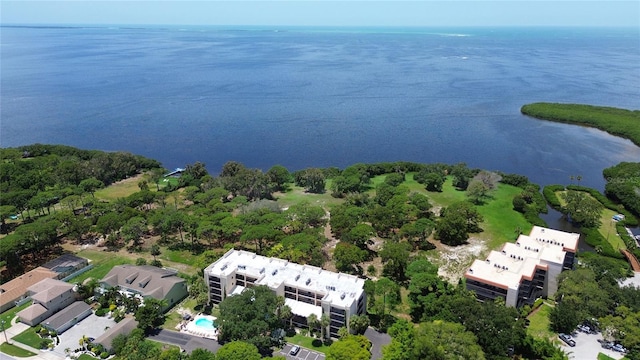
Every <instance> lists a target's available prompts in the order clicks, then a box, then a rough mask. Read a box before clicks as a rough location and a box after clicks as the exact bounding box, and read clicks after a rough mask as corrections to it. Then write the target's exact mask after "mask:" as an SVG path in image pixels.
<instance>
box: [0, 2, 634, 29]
mask: <svg viewBox="0 0 640 360" xmlns="http://www.w3.org/2000/svg"><path fill="white" fill-rule="evenodd" d="M0 23H1V24H2V25H8V24H70V25H73V24H84V25H113V24H130V25H134V24H138V25H266V26H592V27H602V26H613V27H635V28H638V29H640V1H638V0H634V1H606V0H605V1H595V0H586V1H585V0H581V1H579V0H564V1H536V0H498V1H484V0H466V1H464V0H447V1H443V0H440V1H435V0H414V1H374V0H352V1H314V0H298V1H269V0H254V1H243V0H235V1H213V0H200V1H188V0H186V1H169V0H139V1H121V0H110V1H86V0H68V1H55V0H41V1H36V0H2V1H0Z"/></svg>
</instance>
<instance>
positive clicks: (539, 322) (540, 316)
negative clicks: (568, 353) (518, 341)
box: [527, 304, 555, 339]
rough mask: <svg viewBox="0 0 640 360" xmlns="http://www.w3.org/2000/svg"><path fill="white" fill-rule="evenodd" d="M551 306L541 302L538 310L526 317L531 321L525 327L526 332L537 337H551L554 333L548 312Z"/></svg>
mask: <svg viewBox="0 0 640 360" xmlns="http://www.w3.org/2000/svg"><path fill="white" fill-rule="evenodd" d="M550 313H551V306H549V305H547V304H542V305H541V306H540V307H539V308H538V310H536V311H534V312H533V313H532V314H531V315H529V316H528V317H527V319H529V321H531V323H530V324H529V326H528V327H527V334H529V335H531V336H533V337H535V338H539V339H552V338H553V337H554V336H555V334H554V333H553V331H551V328H550V325H551V322H550V321H549V314H550Z"/></svg>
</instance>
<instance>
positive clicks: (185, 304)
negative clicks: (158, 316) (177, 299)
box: [162, 297, 199, 330]
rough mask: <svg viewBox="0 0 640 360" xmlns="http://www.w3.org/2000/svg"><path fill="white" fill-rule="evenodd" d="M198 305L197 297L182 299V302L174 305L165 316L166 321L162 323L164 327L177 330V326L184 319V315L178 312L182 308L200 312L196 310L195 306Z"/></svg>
mask: <svg viewBox="0 0 640 360" xmlns="http://www.w3.org/2000/svg"><path fill="white" fill-rule="evenodd" d="M196 305H197V302H196V299H192V298H190V297H187V298H186V299H184V300H182V302H181V303H179V304H177V305H176V306H174V307H173V308H172V309H171V310H169V312H168V313H167V314H166V315H165V317H164V318H165V321H164V324H163V325H162V328H164V329H168V330H175V329H176V326H178V324H180V322H181V321H182V315H180V314H179V313H178V310H179V309H181V308H182V309H186V310H189V311H191V312H192V313H197V312H199V310H196V308H195V307H196Z"/></svg>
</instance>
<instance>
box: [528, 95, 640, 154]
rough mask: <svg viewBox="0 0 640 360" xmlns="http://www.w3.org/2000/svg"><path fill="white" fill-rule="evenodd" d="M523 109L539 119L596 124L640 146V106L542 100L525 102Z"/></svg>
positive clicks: (601, 128)
mask: <svg viewBox="0 0 640 360" xmlns="http://www.w3.org/2000/svg"><path fill="white" fill-rule="evenodd" d="M520 112H522V114H524V115H527V116H531V117H534V118H536V119H541V120H549V121H555V122H561V123H567V124H575V125H583V126H589V127H593V128H596V129H600V130H603V131H606V132H608V133H609V134H611V135H615V136H619V137H622V138H625V139H628V140H631V141H632V142H633V143H634V144H635V145H637V146H640V110H627V109H620V108H615V107H607V106H593V105H584V104H561V103H547V102H539V103H532V104H527V105H524V106H522V108H521V109H520Z"/></svg>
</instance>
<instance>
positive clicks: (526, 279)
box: [464, 226, 580, 307]
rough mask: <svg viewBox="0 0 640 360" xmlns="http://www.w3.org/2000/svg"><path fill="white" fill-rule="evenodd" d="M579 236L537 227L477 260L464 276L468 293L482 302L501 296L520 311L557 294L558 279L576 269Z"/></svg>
mask: <svg viewBox="0 0 640 360" xmlns="http://www.w3.org/2000/svg"><path fill="white" fill-rule="evenodd" d="M579 238H580V234H575V233H567V232H564V231H559V230H553V229H547V228H543V227H539V226H534V227H533V229H532V230H531V233H530V234H529V235H520V236H519V237H518V239H517V240H516V242H515V243H506V244H504V246H503V247H502V250H501V251H491V253H489V256H488V257H487V259H486V260H484V261H483V260H475V261H474V262H473V264H472V265H471V267H470V268H469V269H468V270H467V272H466V273H465V274H464V276H465V278H466V280H467V289H468V290H473V291H474V292H475V293H476V296H477V297H478V299H479V300H493V299H495V298H496V297H498V296H500V297H503V298H504V299H505V302H506V304H507V305H508V306H515V307H520V306H522V305H525V304H529V305H531V304H533V302H534V301H535V300H536V299H537V298H539V297H541V296H546V297H550V296H553V295H554V294H555V293H556V291H557V290H558V275H560V273H561V272H562V271H564V270H569V269H573V263H574V259H575V255H576V252H577V250H578V239H579Z"/></svg>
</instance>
